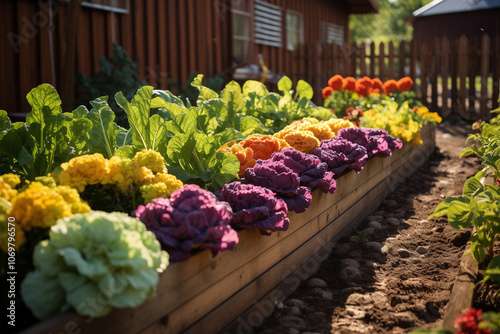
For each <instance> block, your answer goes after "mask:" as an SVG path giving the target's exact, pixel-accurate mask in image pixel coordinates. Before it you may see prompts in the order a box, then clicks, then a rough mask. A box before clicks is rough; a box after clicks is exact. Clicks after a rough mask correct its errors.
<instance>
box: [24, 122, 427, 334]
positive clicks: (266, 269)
mask: <svg viewBox="0 0 500 334" xmlns="http://www.w3.org/2000/svg"><path fill="white" fill-rule="evenodd" d="M422 138H423V140H424V144H423V145H421V146H412V145H404V146H403V148H402V149H401V150H397V151H395V152H394V154H393V155H392V157H390V158H380V157H373V158H371V159H370V160H368V162H367V164H366V166H365V168H364V169H363V170H362V171H361V173H360V174H356V173H355V172H354V171H349V172H346V173H344V174H342V175H341V176H339V177H338V178H337V191H336V192H335V193H334V194H329V193H322V192H320V191H319V190H318V189H316V190H315V191H313V193H312V196H313V200H312V202H311V206H310V207H309V208H308V210H307V211H306V212H305V213H299V214H297V213H289V214H288V217H289V218H290V227H289V229H288V230H287V231H286V232H275V233H273V234H271V235H270V236H262V235H261V234H260V233H259V231H258V230H257V229H247V230H243V231H240V232H239V239H240V241H239V243H238V244H237V245H236V247H235V248H234V251H232V252H223V253H221V254H219V255H218V256H216V257H214V258H213V257H212V255H211V253H210V251H209V250H203V251H200V252H198V253H196V254H194V255H193V256H192V257H191V258H190V259H189V260H187V261H184V262H178V263H171V264H170V266H169V267H168V268H167V269H166V270H165V271H164V272H163V273H162V274H161V275H160V282H159V284H158V287H157V294H156V297H155V298H154V299H152V300H149V301H147V302H145V303H144V304H142V305H140V306H139V307H136V308H125V309H115V310H113V311H112V312H111V313H110V314H108V315H107V316H106V317H103V318H92V317H88V316H80V315H76V314H75V313H72V312H70V313H65V314H61V315H58V316H56V317H54V318H51V319H49V320H47V321H44V322H42V323H39V324H38V325H36V326H34V327H32V328H30V329H28V330H27V331H25V333H45V332H54V333H55V332H65V331H67V330H68V329H70V330H77V329H81V330H82V332H83V333H90V332H106V333H138V332H144V333H153V332H160V331H161V332H162V333H178V332H180V331H186V332H188V333H200V332H207V333H208V332H217V331H220V330H222V329H223V328H224V327H226V326H230V327H227V329H228V332H230V329H231V328H233V329H234V328H237V327H238V326H242V324H244V325H245V326H248V324H251V323H252V318H251V317H255V316H256V314H257V315H259V316H265V315H267V314H266V312H267V309H264V310H260V311H259V306H260V307H262V305H266V307H268V306H269V305H275V304H274V303H275V302H277V301H279V300H280V299H283V298H284V297H285V296H286V294H287V293H289V291H291V290H292V289H293V288H294V286H295V287H297V286H298V285H297V284H296V279H294V278H293V277H294V275H295V276H297V275H299V276H297V277H300V272H301V270H302V271H304V268H306V272H307V268H308V267H310V263H311V261H312V262H313V263H315V262H317V261H318V260H317V259H316V258H314V255H315V254H319V253H318V252H320V251H321V250H323V252H324V251H325V250H328V249H329V247H330V248H331V246H329V245H331V242H334V241H335V240H336V239H338V238H339V237H340V236H342V235H343V234H344V233H347V232H348V231H351V230H352V229H354V228H355V227H356V224H357V223H359V222H360V221H361V220H362V219H363V218H364V217H365V216H366V215H368V214H369V213H371V212H372V211H373V210H374V209H375V208H376V207H377V206H378V205H379V203H380V202H381V201H382V200H383V198H384V197H385V196H386V195H387V194H388V193H389V192H390V191H391V189H394V187H395V186H397V184H398V183H400V182H401V181H403V180H404V179H405V178H406V177H408V176H409V175H411V173H412V171H413V170H415V169H416V168H417V167H418V166H419V165H421V164H422V163H424V162H425V161H426V159H427V157H428V156H429V155H430V153H431V152H432V151H433V147H434V127H433V126H432V125H428V126H426V127H424V128H423V130H422ZM311 259H312V260H311ZM308 260H309V262H307V261H308ZM301 266H302V268H301ZM313 267H314V266H313ZM309 274H311V272H310V273H309ZM287 277H288V278H287ZM299 282H300V281H299ZM280 284H281V285H280ZM260 299H262V301H261V302H260V303H257V302H258V301H259V300H260ZM266 300H269V301H270V303H266V302H264V301H266ZM252 305H253V306H254V308H255V309H252V308H251V307H250V306H252ZM95 307H99V303H98V301H97V304H96V306H95ZM249 307H250V308H249ZM256 312H257V313H256ZM245 316H246V317H245ZM238 317H239V318H238ZM248 317H250V318H248ZM231 326H232V327H231Z"/></svg>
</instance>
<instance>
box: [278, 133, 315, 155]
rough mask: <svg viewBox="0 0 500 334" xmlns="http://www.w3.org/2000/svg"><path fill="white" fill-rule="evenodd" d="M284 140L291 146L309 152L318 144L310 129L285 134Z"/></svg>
mask: <svg viewBox="0 0 500 334" xmlns="http://www.w3.org/2000/svg"><path fill="white" fill-rule="evenodd" d="M285 140H286V142H287V143H288V144H289V145H290V146H291V147H293V148H295V149H296V150H299V151H301V152H304V153H311V152H312V150H313V149H314V148H315V147H318V146H319V144H320V143H319V140H318V138H316V137H315V136H314V134H313V133H312V132H311V131H295V132H291V133H289V134H287V135H286V136H285Z"/></svg>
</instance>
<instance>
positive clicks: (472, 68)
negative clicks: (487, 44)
mask: <svg viewBox="0 0 500 334" xmlns="http://www.w3.org/2000/svg"><path fill="white" fill-rule="evenodd" d="M467 49H468V60H467V61H468V71H467V72H466V73H467V79H468V86H467V97H468V99H467V102H468V107H467V117H469V118H473V119H476V118H477V116H478V111H479V110H478V109H479V108H478V107H479V105H478V106H476V101H477V100H478V98H477V96H476V75H477V74H479V69H478V63H479V57H478V52H479V50H480V47H479V40H478V39H477V37H475V36H474V37H472V38H471V39H469V44H468V47H467ZM467 79H466V80H467ZM476 107H477V108H476Z"/></svg>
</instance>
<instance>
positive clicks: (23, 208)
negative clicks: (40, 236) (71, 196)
mask: <svg viewBox="0 0 500 334" xmlns="http://www.w3.org/2000/svg"><path fill="white" fill-rule="evenodd" d="M9 214H10V215H11V216H13V217H14V218H15V219H16V222H17V223H19V224H21V226H22V227H23V229H24V230H25V231H30V230H31V228H32V227H42V228H46V227H50V226H52V225H53V224H54V223H55V222H56V220H57V219H59V218H63V217H70V216H71V215H72V212H71V207H70V205H69V204H68V203H66V201H65V200H64V198H63V196H61V195H60V194H58V193H57V192H56V191H55V190H54V189H51V188H49V187H47V186H44V185H43V184H41V183H40V182H33V183H31V184H30V185H29V186H28V188H27V189H26V190H24V191H23V192H21V193H19V194H18V195H17V196H16V197H15V198H14V200H13V201H12V208H11V210H10V213H9Z"/></svg>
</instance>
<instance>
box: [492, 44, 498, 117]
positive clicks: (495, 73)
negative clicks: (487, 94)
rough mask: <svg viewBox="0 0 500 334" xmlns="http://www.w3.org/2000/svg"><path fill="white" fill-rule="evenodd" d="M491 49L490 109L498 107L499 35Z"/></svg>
mask: <svg viewBox="0 0 500 334" xmlns="http://www.w3.org/2000/svg"><path fill="white" fill-rule="evenodd" d="M492 49H493V58H492V60H493V64H492V65H493V66H492V68H493V71H492V72H493V98H492V107H491V108H492V109H496V108H498V107H499V103H498V97H499V94H500V83H499V81H500V35H497V36H496V38H495V45H494V47H493V48H492Z"/></svg>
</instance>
